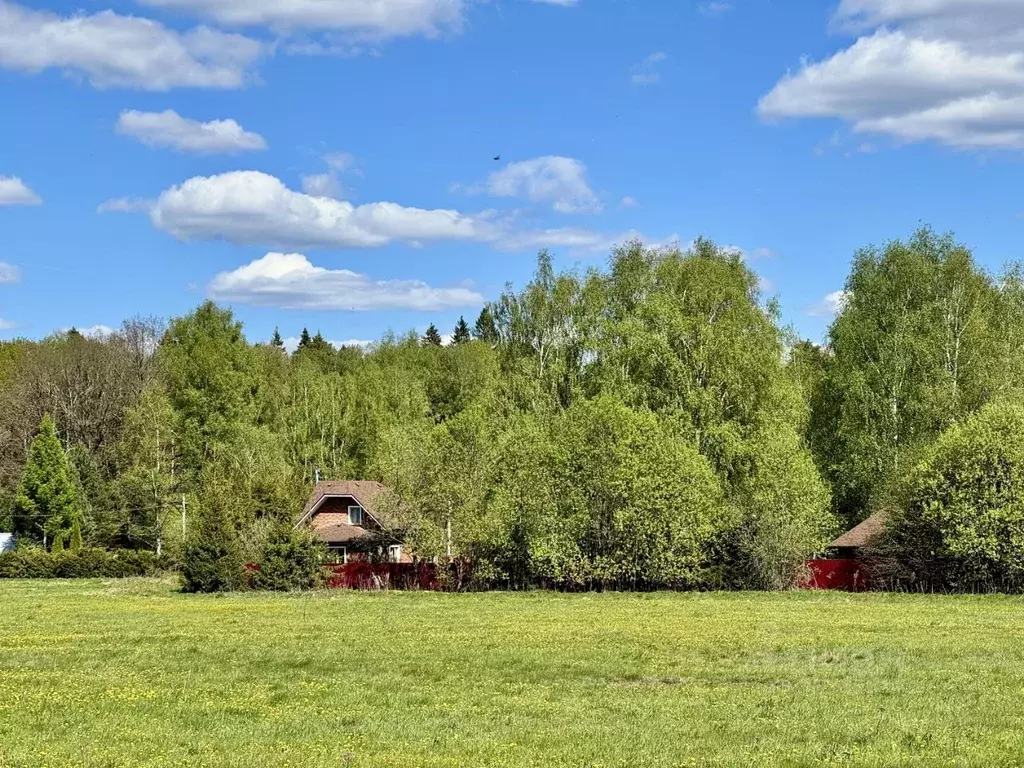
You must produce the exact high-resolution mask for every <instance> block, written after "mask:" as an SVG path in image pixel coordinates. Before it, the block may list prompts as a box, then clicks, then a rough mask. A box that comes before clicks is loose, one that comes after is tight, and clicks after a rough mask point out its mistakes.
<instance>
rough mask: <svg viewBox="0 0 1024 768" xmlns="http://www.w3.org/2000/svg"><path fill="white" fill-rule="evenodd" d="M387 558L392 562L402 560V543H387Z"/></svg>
mask: <svg viewBox="0 0 1024 768" xmlns="http://www.w3.org/2000/svg"><path fill="white" fill-rule="evenodd" d="M388 560H390V561H391V562H392V563H400V562H402V545H401V544H389V545H388Z"/></svg>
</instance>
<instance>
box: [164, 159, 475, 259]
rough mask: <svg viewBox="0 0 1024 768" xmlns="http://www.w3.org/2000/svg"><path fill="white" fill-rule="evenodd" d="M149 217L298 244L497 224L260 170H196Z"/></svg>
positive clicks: (353, 244)
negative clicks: (315, 187) (289, 182)
mask: <svg viewBox="0 0 1024 768" xmlns="http://www.w3.org/2000/svg"><path fill="white" fill-rule="evenodd" d="M150 217H151V219H152V221H153V224H154V226H156V227H157V228H158V229H161V230H163V231H165V232H167V233H169V234H171V235H173V236H174V237H176V238H178V239H179V240H185V241H194V240H218V239H219V240H227V241H229V242H232V243H236V244H241V245H260V244H267V245H280V246H284V247H295V248H312V247H332V248H373V247H378V246H383V245H387V244H388V243H391V242H393V241H396V240H398V241H402V242H406V243H413V244H416V243H422V242H428V241H435V240H484V239H487V237H488V236H489V234H490V233H491V229H492V228H491V225H490V224H488V223H487V222H486V221H485V220H483V218H481V217H479V216H469V215H466V214H463V213H460V212H459V211H455V210H445V209H433V210H427V209H423V208H410V207H406V206H402V205H399V204H397V203H390V202H381V203H367V204H365V205H360V206H354V205H352V203H349V202H346V201H344V200H335V199H332V198H329V197H322V196H314V195H309V194H303V193H302V192H296V191H294V190H291V189H289V188H288V187H286V186H285V185H284V183H283V182H281V180H280V179H277V178H275V177H274V176H270V175H268V174H265V173H261V172H259V171H234V172H231V173H224V174H221V175H219V176H196V177H194V178H191V179H189V180H188V181H186V182H184V183H183V184H180V185H179V186H176V187H171V188H170V189H168V190H166V191H164V192H163V193H161V194H160V196H159V197H158V198H157V200H156V203H155V204H154V206H153V208H152V210H151V211H150Z"/></svg>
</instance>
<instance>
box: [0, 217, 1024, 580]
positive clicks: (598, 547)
mask: <svg viewBox="0 0 1024 768" xmlns="http://www.w3.org/2000/svg"><path fill="white" fill-rule="evenodd" d="M286 330H287V331H288V332H289V333H290V332H292V331H293V330H295V329H286ZM301 338H302V340H301V343H300V344H299V347H298V349H297V350H296V351H294V352H293V353H290V354H289V353H288V352H287V351H286V350H285V349H284V346H283V343H282V341H281V334H280V333H277V332H275V334H274V336H273V338H271V339H264V340H258V339H248V338H247V337H246V336H245V334H244V331H243V328H242V326H241V324H240V323H239V322H237V321H236V320H235V318H234V317H233V315H232V313H231V311H230V310H229V309H226V308H223V307H219V306H216V305H214V304H213V303H210V302H207V303H204V304H202V305H200V306H199V307H197V308H196V309H195V310H194V311H193V312H191V313H190V314H188V315H186V316H184V317H178V318H173V319H170V320H168V321H163V320H161V319H157V318H139V317H137V318H132V319H129V320H127V321H125V322H124V324H123V325H122V326H121V328H120V330H118V331H117V332H115V333H113V334H110V335H109V336H105V337H102V338H87V337H85V336H83V335H82V334H80V333H78V332H77V331H75V330H71V331H68V332H63V333H56V334H54V335H52V336H50V337H48V338H46V339H43V340H41V341H28V340H16V341H12V342H4V343H2V344H0V530H13V531H14V532H15V533H16V534H17V536H18V538H19V541H20V542H22V543H23V544H24V543H29V544H33V543H34V544H36V545H38V546H42V547H48V548H55V549H63V548H66V547H67V548H79V547H82V546H85V547H89V548H100V549H117V550H125V549H127V550H152V551H153V552H155V553H159V554H161V555H162V556H163V555H169V556H172V557H173V556H176V555H178V554H180V553H181V552H182V551H183V549H184V548H185V547H187V546H188V544H189V541H190V540H195V539H196V538H197V537H203V536H206V537H210V536H217V537H228V538H230V539H231V540H232V542H233V543H232V546H233V547H237V549H238V551H239V553H240V557H242V558H243V559H249V560H255V559H258V557H259V553H260V552H262V551H264V549H265V547H266V545H267V541H268V537H271V536H273V531H274V530H275V527H276V528H280V527H282V526H288V525H290V524H291V523H292V522H293V521H294V520H295V519H296V518H297V516H298V513H299V510H301V508H302V505H303V503H304V501H305V499H306V497H307V496H308V494H309V491H310V489H311V487H312V484H313V481H314V478H315V477H316V476H317V475H318V474H319V476H320V477H322V478H331V479H334V478H338V479H342V478H351V479H355V478H358V479H375V480H379V481H381V482H382V483H384V484H385V485H387V486H388V487H389V488H390V489H392V490H393V491H394V494H395V499H396V501H395V511H396V514H398V515H400V519H401V520H402V526H403V529H404V531H405V535H406V536H407V538H408V540H409V541H410V543H411V546H412V547H413V549H414V551H415V552H417V554H419V555H420V556H421V557H424V558H434V557H438V558H440V557H449V558H460V559H464V560H465V561H466V562H471V563H473V577H474V579H475V580H476V582H477V583H480V584H489V585H500V586H504V587H511V588H524V587H530V586H537V585H543V586H552V587H558V588H586V587H593V586H602V587H616V588H674V589H710V588H754V589H780V588H786V587H789V586H792V585H793V584H794V583H796V582H797V581H798V580H799V578H800V577H801V573H802V572H803V567H804V562H805V560H806V559H807V558H808V557H811V556H813V555H815V554H817V553H820V552H822V551H823V548H824V547H825V545H826V544H827V543H828V542H829V541H830V540H831V539H832V538H833V537H834V536H835V535H836V534H837V533H839V532H840V531H842V530H844V529H846V528H848V527H850V526H851V525H852V524H855V523H857V522H859V521H861V520H863V519H865V518H866V517H867V516H869V515H871V514H873V513H874V512H878V511H885V512H886V513H887V515H888V521H889V522H888V524H887V528H886V536H885V539H884V541H882V542H881V543H880V544H879V546H878V550H877V553H876V555H877V557H878V562H879V563H884V564H886V567H887V568H888V573H889V575H890V576H891V577H892V578H893V579H897V580H901V581H903V582H906V583H914V584H917V585H925V584H927V585H939V586H946V587H951V588H963V589H967V588H978V587H988V588H1001V589H1018V588H1019V587H1020V586H1021V585H1024V476H1020V475H1021V473H1022V472H1024V437H1022V436H1024V395H1022V392H1021V382H1022V381H1024V379H1022V373H1024V268H1022V267H1021V266H1019V265H1009V266H1008V267H1006V268H1005V269H1004V270H1002V271H1001V272H999V273H998V274H994V273H990V272H989V271H987V270H985V269H983V268H981V267H980V266H979V265H978V263H976V261H975V260H974V258H973V255H972V253H971V251H970V250H969V249H968V248H967V247H966V246H964V245H963V244H960V243H958V242H957V241H956V239H955V238H954V237H953V236H952V235H939V234H936V233H935V232H934V231H933V230H931V229H928V228H924V229H921V230H919V231H917V232H915V233H914V234H913V235H912V236H911V237H910V238H908V239H906V240H894V241H891V242H888V243H886V244H884V245H882V246H878V247H874V246H872V247H865V248H864V249H862V250H860V251H858V252H857V253H856V254H854V255H853V259H852V263H851V268H850V273H849V276H848V278H847V281H846V285H845V290H844V293H843V302H842V306H841V308H840V311H839V312H838V314H837V316H836V317H835V319H834V321H833V322H832V324H831V326H830V328H829V330H828V334H827V338H826V339H825V340H824V343H822V344H817V343H813V342H811V341H807V340H803V339H800V338H799V337H798V336H797V335H796V334H795V333H794V332H793V330H792V329H790V328H787V327H783V326H782V324H781V321H780V311H779V307H778V304H777V302H776V301H775V300H774V299H772V298H770V297H765V296H763V295H762V294H761V291H760V290H759V283H758V279H757V276H756V275H755V273H754V272H753V271H752V270H751V269H750V268H749V266H748V265H747V264H746V263H745V262H744V260H743V258H742V256H741V255H740V254H739V253H737V252H736V251H734V250H731V249H727V248H721V247H718V246H716V245H715V244H714V243H712V242H710V241H708V240H703V239H702V240H698V241H696V242H695V243H694V244H693V245H692V246H691V247H689V248H688V249H685V250H682V249H679V248H648V247H645V246H644V245H643V244H642V243H640V242H631V243H627V244H625V245H623V246H621V247H619V248H617V249H616V250H615V251H614V252H613V253H612V254H611V256H610V258H609V260H608V262H607V264H606V265H605V266H604V267H603V268H600V269H598V268H595V269H589V270H586V271H579V270H569V271H556V270H555V268H554V266H553V263H552V258H551V256H550V255H549V254H548V253H546V252H541V253H540V254H539V256H538V260H537V269H536V272H535V274H534V277H533V278H532V280H531V281H530V282H529V283H528V284H526V285H525V286H522V287H520V288H519V289H514V288H513V287H512V286H511V285H509V286H507V287H506V289H505V291H504V292H503V293H502V294H501V296H500V297H499V298H498V299H497V300H495V301H493V302H491V303H488V304H487V305H486V306H485V307H483V309H482V310H481V311H480V314H479V316H478V317H476V318H469V319H468V320H466V319H462V320H460V322H459V323H458V325H457V326H456V327H455V328H454V329H453V330H452V331H451V335H450V343H447V344H445V343H442V338H443V337H442V333H441V331H440V330H438V329H437V328H435V327H434V326H431V328H430V329H429V330H428V332H427V333H426V334H425V335H424V336H423V337H419V336H417V335H416V334H413V333H408V334H405V335H394V334H389V335H386V336H385V337H384V338H382V339H381V340H380V341H379V342H378V343H376V344H374V345H373V346H372V347H370V348H368V349H361V348H341V349H335V348H334V347H332V346H331V345H330V344H329V343H328V342H327V341H325V340H324V338H323V337H322V336H321V335H320V334H319V333H316V334H315V335H311V334H310V333H309V331H308V330H305V329H304V330H303V332H302V337H301Z"/></svg>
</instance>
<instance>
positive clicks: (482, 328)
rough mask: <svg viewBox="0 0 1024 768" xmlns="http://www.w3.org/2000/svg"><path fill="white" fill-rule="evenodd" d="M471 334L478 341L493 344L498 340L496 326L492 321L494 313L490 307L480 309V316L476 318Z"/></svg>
mask: <svg viewBox="0 0 1024 768" xmlns="http://www.w3.org/2000/svg"><path fill="white" fill-rule="evenodd" d="M473 335H474V336H475V337H476V338H477V339H478V340H480V341H484V342H486V343H488V344H494V343H496V342H497V341H498V327H497V325H495V323H494V315H493V314H492V313H491V308H490V307H484V308H483V309H482V310H480V316H479V317H478V318H477V319H476V325H475V326H474V328H473Z"/></svg>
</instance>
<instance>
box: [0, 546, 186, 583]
mask: <svg viewBox="0 0 1024 768" xmlns="http://www.w3.org/2000/svg"><path fill="white" fill-rule="evenodd" d="M172 565H173V563H172V562H171V560H170V559H169V558H167V557H166V556H160V557H158V556H157V555H156V553H154V552H150V551H147V550H133V549H120V550H106V549H80V550H74V551H72V550H61V551H56V552H46V551H44V550H43V549H41V548H38V547H22V548H20V549H17V550H15V551H14V552H7V553H4V554H0V578H5V579H90V578H126V577H129V576H155V575H156V574H158V573H160V572H161V571H165V570H168V569H170V568H171V567H172Z"/></svg>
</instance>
